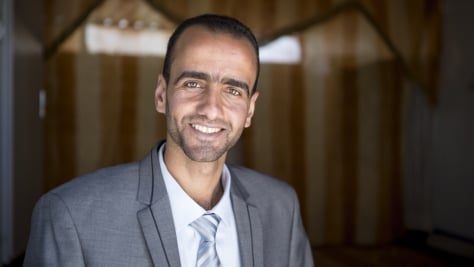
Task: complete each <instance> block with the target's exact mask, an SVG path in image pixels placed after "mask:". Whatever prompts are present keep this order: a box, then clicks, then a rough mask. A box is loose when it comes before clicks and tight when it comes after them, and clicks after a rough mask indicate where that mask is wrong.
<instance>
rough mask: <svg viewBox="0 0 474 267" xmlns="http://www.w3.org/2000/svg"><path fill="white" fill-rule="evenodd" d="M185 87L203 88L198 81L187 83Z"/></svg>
mask: <svg viewBox="0 0 474 267" xmlns="http://www.w3.org/2000/svg"><path fill="white" fill-rule="evenodd" d="M184 86H185V87H188V88H201V85H200V84H199V83H198V82H196V81H188V82H185V83H184Z"/></svg>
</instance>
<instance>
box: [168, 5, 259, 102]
mask: <svg viewBox="0 0 474 267" xmlns="http://www.w3.org/2000/svg"><path fill="white" fill-rule="evenodd" d="M194 25H199V26H203V27H205V28H206V29H208V30H210V31H212V32H217V33H228V34H231V35H232V36H234V37H236V38H245V39H247V40H248V41H249V42H250V44H251V45H252V46H253V48H254V51H255V56H256V61H257V62H256V64H257V75H256V78H255V83H254V86H253V89H252V94H253V93H254V92H256V90H257V81H258V76H259V74H260V60H259V52H258V42H257V39H256V38H255V35H254V34H253V33H252V31H251V30H250V29H249V28H248V27H247V26H246V25H244V24H243V23H242V22H240V21H238V20H237V19H235V18H232V17H228V16H223V15H216V14H204V15H199V16H196V17H192V18H189V19H187V20H185V21H184V22H182V23H181V24H179V25H178V27H177V28H176V30H175V31H174V32H173V34H172V35H171V37H170V39H169V41H168V47H167V50H166V55H165V61H164V63H163V77H164V78H165V81H166V83H169V79H170V69H171V62H172V61H173V57H174V47H175V44H176V42H177V40H178V39H179V37H180V36H181V34H182V33H183V32H184V30H186V29H187V28H189V27H191V26H194Z"/></svg>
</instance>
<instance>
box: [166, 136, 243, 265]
mask: <svg viewBox="0 0 474 267" xmlns="http://www.w3.org/2000/svg"><path fill="white" fill-rule="evenodd" d="M165 146H166V144H163V145H162V146H161V147H160V150H159V153H158V154H159V161H160V168H161V173H162V175H163V179H164V181H165V186H166V190H167V191H168V196H169V199H170V203H171V211H172V213H173V221H174V227H175V230H176V236H177V240H178V250H179V258H180V261H181V266H183V267H195V266H196V257H197V251H198V247H199V241H200V236H199V234H198V233H197V232H196V231H195V230H194V229H193V228H192V227H191V226H190V225H189V224H190V223H191V222H193V221H194V220H196V219H197V218H199V217H200V216H202V215H203V214H204V213H206V210H205V209H203V208H202V207H201V206H199V204H197V203H196V202H195V201H194V200H193V199H192V198H191V197H190V196H189V195H188V194H186V192H185V191H184V190H183V189H182V188H181V186H180V185H179V184H178V183H177V182H176V180H175V179H174V178H173V177H172V176H171V174H170V173H169V171H168V168H167V167H166V164H165V162H164V160H163V152H164V147H165ZM221 182H222V185H223V187H224V194H223V195H222V198H221V199H220V200H219V202H218V203H217V204H216V206H214V207H213V208H212V209H211V210H209V211H207V212H211V213H215V214H217V215H219V217H220V218H221V222H220V223H219V226H218V228H217V232H216V250H217V255H218V256H219V260H220V262H221V265H222V266H223V267H233V266H235V267H238V266H240V254H239V242H238V235H237V228H236V225H235V220H234V211H233V209H232V203H231V200H230V184H231V177H230V172H229V169H228V168H227V166H226V165H224V169H223V172H222V179H221Z"/></svg>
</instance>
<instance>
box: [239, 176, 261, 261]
mask: <svg viewBox="0 0 474 267" xmlns="http://www.w3.org/2000/svg"><path fill="white" fill-rule="evenodd" d="M231 175H232V188H231V198H232V206H233V208H234V217H235V223H236V226H237V233H238V236H239V250H240V260H241V265H242V266H245V267H246V266H263V264H264V262H263V230H262V223H261V221H260V218H259V215H258V210H257V208H256V207H255V206H254V205H252V204H251V203H250V201H249V194H248V193H247V191H246V190H245V188H244V187H243V186H242V185H241V184H240V182H239V180H238V178H237V176H236V175H235V173H234V172H233V171H232V170H231Z"/></svg>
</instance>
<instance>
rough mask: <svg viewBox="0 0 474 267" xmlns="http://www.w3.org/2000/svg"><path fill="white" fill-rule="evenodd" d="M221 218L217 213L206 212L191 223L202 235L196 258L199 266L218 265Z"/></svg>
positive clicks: (211, 266) (212, 266)
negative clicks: (218, 233)
mask: <svg viewBox="0 0 474 267" xmlns="http://www.w3.org/2000/svg"><path fill="white" fill-rule="evenodd" d="M220 220H221V218H219V216H217V214H215V213H206V214H204V215H202V216H201V217H199V218H197V219H196V220H195V221H194V222H192V223H191V224H190V225H191V227H193V228H194V230H196V232H197V233H198V234H199V235H200V236H201V241H200V242H199V248H198V252H197V258H196V266H197V267H218V266H220V262H219V257H218V256H217V251H216V243H215V237H216V230H217V226H218V225H219V222H220Z"/></svg>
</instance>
